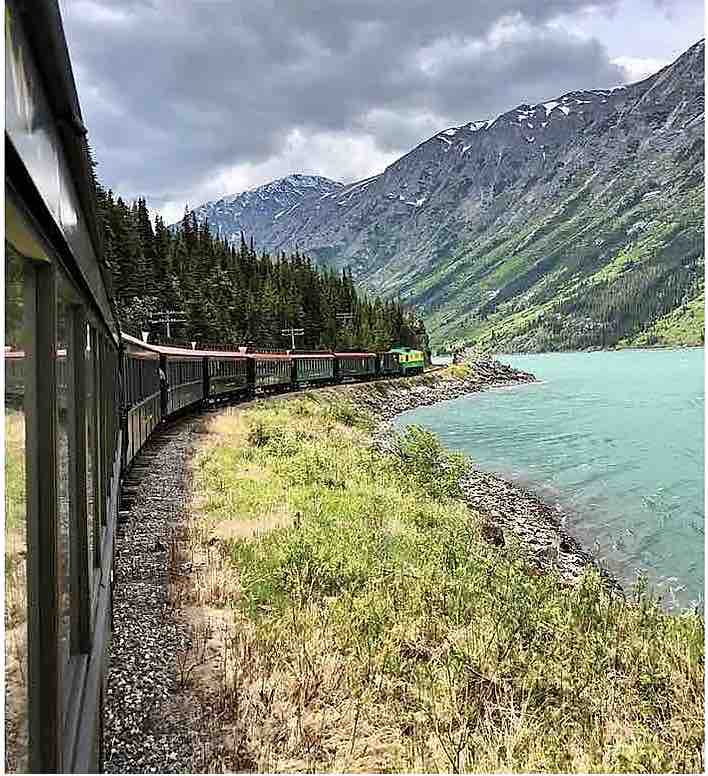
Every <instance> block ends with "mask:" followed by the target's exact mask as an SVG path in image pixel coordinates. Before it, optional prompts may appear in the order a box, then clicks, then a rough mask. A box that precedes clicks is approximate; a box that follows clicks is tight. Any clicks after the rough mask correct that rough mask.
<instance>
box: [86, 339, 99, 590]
mask: <svg viewBox="0 0 708 776" xmlns="http://www.w3.org/2000/svg"><path fill="white" fill-rule="evenodd" d="M84 361H85V369H84V376H85V384H86V387H85V392H86V393H85V396H86V399H85V401H86V404H85V407H86V529H87V531H86V535H87V539H88V564H89V568H93V567H94V566H96V565H98V542H99V536H100V535H99V531H98V524H99V522H98V513H97V504H98V498H97V495H98V494H97V487H98V475H97V471H96V470H97V458H96V454H97V417H96V387H95V382H96V366H95V362H96V331H95V329H93V327H92V326H91V325H90V324H86V341H85V343H84ZM91 581H92V580H91V575H89V583H91Z"/></svg>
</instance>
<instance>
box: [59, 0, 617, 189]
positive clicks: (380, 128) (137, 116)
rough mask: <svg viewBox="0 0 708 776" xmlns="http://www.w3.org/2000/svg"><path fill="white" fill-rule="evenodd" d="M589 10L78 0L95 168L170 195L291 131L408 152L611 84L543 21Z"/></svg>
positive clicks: (77, 38) (560, 1)
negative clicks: (512, 112)
mask: <svg viewBox="0 0 708 776" xmlns="http://www.w3.org/2000/svg"><path fill="white" fill-rule="evenodd" d="M587 5H589V3H588V2H586V0H496V2H492V0H479V1H478V2H472V1H471V0H447V1H446V2H440V3H433V2H430V0H385V1H382V0H356V1H349V0H347V1H346V2H345V0H326V1H325V0H317V2H314V0H313V1H312V2H284V1H283V0H265V1H264V0H254V1H252V2H231V1H230V0H201V2H194V3H187V2H182V1H181V0H180V1H178V0H153V2H149V3H148V2H141V3H138V2H133V3H130V2H125V3H122V4H121V3H117V2H113V1H111V2H108V1H107V0H106V2H100V1H98V0H72V2H71V3H67V4H66V5H65V7H64V15H65V23H66V27H67V36H68V39H69V44H70V48H71V53H72V57H73V60H74V64H75V68H76V71H77V82H78V86H79V93H80V98H81V102H82V105H83V110H84V114H85V119H86V121H87V123H88V126H89V129H90V137H91V140H92V143H93V145H94V147H95V150H96V155H97V157H98V159H99V162H100V167H99V174H100V175H101V177H102V179H103V180H105V181H106V182H107V183H108V184H109V185H113V186H120V187H121V188H122V189H123V191H124V193H126V194H128V195H136V194H138V193H141V192H142V193H146V194H148V195H149V196H152V197H153V198H155V199H156V200H163V199H165V198H179V197H182V198H183V199H186V198H187V196H188V193H189V191H190V190H192V189H193V188H194V187H195V185H196V184H197V183H198V182H199V181H203V180H204V179H208V178H209V177H213V176H216V175H218V174H219V173H220V172H222V171H223V170H224V169H226V168H228V167H230V166H233V165H237V164H239V163H256V164H257V163H259V162H263V161H264V160H267V159H269V158H272V157H275V156H277V155H278V154H280V153H281V152H282V150H283V146H284V143H285V142H286V138H287V137H288V136H289V134H290V133H291V132H292V130H294V129H298V130H300V131H301V132H302V133H304V134H305V136H307V135H308V133H321V132H332V133H335V134H336V133H338V134H339V135H340V136H341V135H342V134H344V135H349V136H357V135H362V134H368V135H371V136H372V137H373V139H374V141H375V145H376V147H377V148H379V149H382V150H389V151H405V150H407V149H408V148H409V147H410V146H412V145H414V144H415V143H417V142H420V141H421V140H423V139H425V137H426V134H429V132H430V130H429V128H428V125H430V124H431V123H435V122H436V121H437V120H439V121H440V122H443V125H442V126H436V127H435V129H441V128H443V126H445V125H450V124H461V123H464V122H465V121H469V120H472V119H477V118H486V117H491V116H493V115H496V114H497V113H499V112H502V111H504V110H508V109H509V108H511V107H513V106H514V105H516V104H517V103H519V102H522V101H538V100H541V99H543V98H549V97H553V96H555V95H557V94H559V93H562V92H563V91H567V90H569V89H572V88H578V87H599V86H605V85H607V84H609V83H617V82H618V80H619V79H620V78H621V72H620V70H619V68H618V67H616V66H615V65H612V64H611V63H610V62H609V59H608V56H607V53H606V51H605V50H604V48H603V47H602V46H600V45H599V44H598V43H596V42H594V41H592V40H581V39H579V38H576V37H571V36H569V35H568V34H567V33H564V32H562V31H560V30H558V29H556V30H552V29H551V28H550V27H548V26H546V23H547V22H548V21H550V20H552V19H554V18H555V17H556V16H558V15H559V14H569V13H573V12H576V11H578V10H581V9H582V8H583V7H585V6H587ZM592 5H593V6H595V7H597V6H602V7H605V8H606V9H607V10H608V11H611V10H612V9H613V8H614V7H615V5H616V3H615V0H594V2H592ZM500 20H502V21H501V22H500ZM426 116H427V117H428V118H427V120H426V121H422V120H421V117H426ZM421 132H423V134H422V135H421ZM330 174H332V175H335V176H336V172H335V171H332V172H331V173H330Z"/></svg>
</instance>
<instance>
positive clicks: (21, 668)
mask: <svg viewBox="0 0 708 776" xmlns="http://www.w3.org/2000/svg"><path fill="white" fill-rule="evenodd" d="M23 272H24V260H23V258H22V257H21V256H20V254H18V253H17V251H15V249H14V248H13V247H12V246H11V245H10V244H9V243H7V242H6V243H5V769H6V771H15V772H17V771H25V770H26V769H27V748H28V726H27V697H28V696H27V694H28V685H27V514H26V498H25V413H24V393H25V390H24V388H25V363H24V362H25V357H24V355H25V354H24V351H23V345H24V336H23V332H24V281H23Z"/></svg>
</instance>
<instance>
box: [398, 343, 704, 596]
mask: <svg viewBox="0 0 708 776" xmlns="http://www.w3.org/2000/svg"><path fill="white" fill-rule="evenodd" d="M498 358H499V360H500V361H503V362H505V363H509V364H512V365H513V366H515V367H518V368H519V369H524V370H526V371H528V372H533V374H535V375H536V377H537V378H538V380H539V381H540V382H539V383H537V384H531V385H528V384H527V385H519V386H513V387H504V388H495V389H492V390H490V391H487V392H485V393H479V394H473V395H471V396H469V397H464V398H462V399H456V400H454V401H447V402H442V403H440V404H437V405H434V406H431V407H423V408H420V409H417V410H412V411H410V412H406V413H404V414H403V415H401V416H400V417H399V418H397V420H396V425H397V426H398V427H399V428H400V427H402V426H405V425H408V424H411V423H416V424H419V425H422V426H425V427H427V428H429V429H431V430H432V431H434V432H435V433H436V434H437V435H438V436H439V437H440V438H441V440H442V441H443V442H444V444H446V445H447V446H448V447H450V448H454V449H457V450H461V451H463V452H465V453H466V454H468V455H469V456H470V457H471V458H473V459H474V461H475V463H476V465H477V466H478V467H479V468H481V469H485V470H488V471H493V472H496V473H498V474H501V475H502V476H505V477H507V478H509V479H513V480H515V481H517V482H519V483H521V484H523V485H524V486H525V487H527V488H529V489H531V490H535V491H536V492H538V493H539V494H540V495H542V496H543V497H544V498H545V499H546V500H548V501H552V502H554V503H556V504H558V505H560V506H561V507H562V508H563V509H564V510H565V511H567V513H568V515H569V518H568V522H567V523H566V526H567V528H568V530H569V531H570V532H571V533H572V534H573V535H574V536H576V537H577V538H578V539H579V540H580V541H581V542H582V543H583V544H584V546H585V547H586V548H587V549H588V550H590V551H595V552H597V554H598V557H599V558H600V559H601V560H602V561H603V562H604V563H605V564H606V565H607V566H608V568H609V569H610V570H611V571H612V572H613V573H614V574H615V575H616V576H617V577H618V578H619V579H620V581H622V582H623V584H625V586H626V585H629V584H631V583H632V582H633V581H634V580H635V579H636V575H637V572H638V571H639V570H641V571H643V572H645V573H646V574H647V575H648V577H649V580H650V583H651V585H652V587H653V588H654V589H655V591H656V592H658V593H660V594H661V595H662V598H663V601H664V603H665V605H666V606H667V607H668V608H670V609H673V608H675V607H680V608H681V607H684V606H688V605H692V604H693V603H694V602H696V601H702V600H703V585H704V561H703V557H704V538H703V537H704V464H703V439H704V416H703V408H704V377H703V374H704V372H703V360H704V353H703V349H702V348H691V349H682V350H625V351H617V352H594V353H549V354H541V355H524V356H498Z"/></svg>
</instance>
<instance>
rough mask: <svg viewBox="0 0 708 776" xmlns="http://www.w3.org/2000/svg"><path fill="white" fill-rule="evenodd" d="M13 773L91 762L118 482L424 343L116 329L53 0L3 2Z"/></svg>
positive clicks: (391, 370) (403, 370)
mask: <svg viewBox="0 0 708 776" xmlns="http://www.w3.org/2000/svg"><path fill="white" fill-rule="evenodd" d="M5 64H6V79H5V358H4V360H3V364H4V367H3V368H4V393H5V599H4V627H5V685H4V686H5V763H4V765H5V770H6V771H8V772H21V771H24V772H37V773H51V772H54V773H56V772H59V773H61V772H79V773H86V772H91V771H98V770H100V768H101V763H102V761H103V755H102V746H103V733H102V709H103V698H104V696H105V694H106V691H107V688H106V677H107V670H108V665H107V660H108V652H109V650H108V647H109V644H110V640H111V636H112V631H111V628H112V597H111V593H112V585H113V556H114V544H115V536H116V530H117V520H118V509H119V504H120V499H121V483H122V478H123V476H124V474H125V472H126V470H127V469H128V467H130V466H131V464H132V463H133V462H134V460H135V457H136V455H137V454H138V453H139V452H140V450H141V449H142V447H143V446H144V445H145V443H146V442H147V440H148V439H149V438H150V437H151V435H153V434H154V433H155V432H156V430H157V429H158V428H159V427H160V425H161V424H163V423H164V422H166V421H168V420H170V419H171V418H173V417H175V416H176V415H177V414H179V413H181V412H184V411H188V410H189V409H196V408H198V407H200V406H203V405H205V404H213V403H216V402H219V401H224V400H227V399H234V398H235V399H239V398H247V397H253V396H258V395H265V394H268V393H272V392H276V391H287V390H292V389H294V388H309V387H315V386H318V385H326V384H331V383H337V382H346V381H354V380H370V379H377V378H379V377H386V376H393V375H403V376H405V375H407V374H410V373H414V372H415V371H416V370H420V369H422V357H421V354H420V352H418V351H408V350H407V349H392V350H391V351H389V352H386V353H343V352H332V353H321V352H320V353H300V352H290V353H249V352H247V351H244V352H242V351H240V350H234V351H211V350H188V349H185V348H180V347H173V346H170V345H152V344H148V343H145V342H142V341H140V340H138V339H137V338H134V337H131V336H130V335H128V334H125V333H123V332H122V331H121V328H120V322H119V317H118V315H117V311H116V308H115V304H114V302H113V300H112V295H111V271H110V267H109V265H108V264H107V262H106V260H105V257H104V253H103V249H102V241H101V230H100V228H99V222H98V217H97V214H96V207H95V186H94V180H93V174H92V160H91V154H90V151H89V147H88V144H87V140H86V128H85V126H84V123H83V118H82V114H81V109H80V105H79V100H78V95H77V93H76V86H75V82H74V77H73V72H72V67H71V61H70V58H69V52H68V48H67V45H66V39H65V36H64V30H63V25H62V20H61V14H60V9H59V4H58V2H57V0H33V2H32V3H31V4H29V5H28V4H27V3H25V2H22V0H6V2H5Z"/></svg>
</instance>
